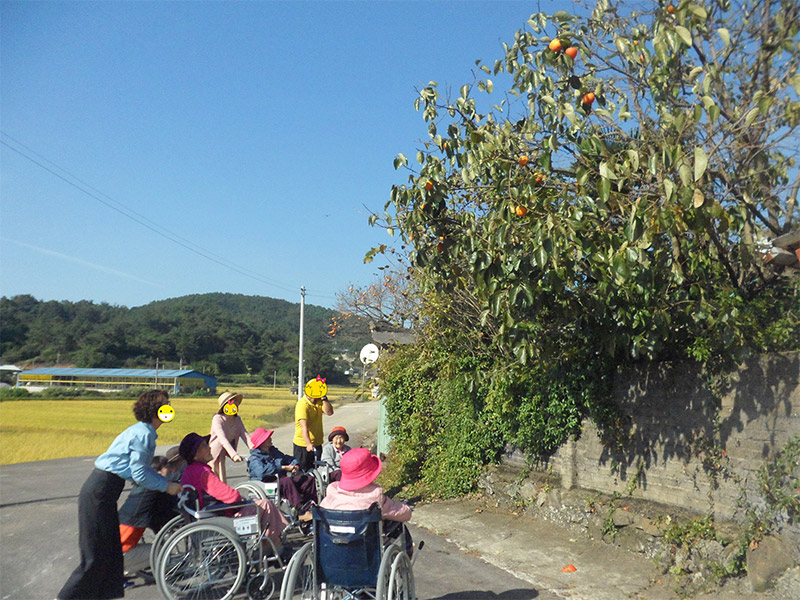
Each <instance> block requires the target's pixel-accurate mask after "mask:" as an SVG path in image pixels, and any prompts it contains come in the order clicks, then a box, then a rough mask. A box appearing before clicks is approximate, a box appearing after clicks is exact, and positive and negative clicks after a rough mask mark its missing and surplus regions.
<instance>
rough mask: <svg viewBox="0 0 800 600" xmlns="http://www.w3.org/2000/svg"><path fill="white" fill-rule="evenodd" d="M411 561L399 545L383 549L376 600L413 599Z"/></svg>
mask: <svg viewBox="0 0 800 600" xmlns="http://www.w3.org/2000/svg"><path fill="white" fill-rule="evenodd" d="M411 569H412V568H411V561H410V560H409V559H408V555H407V554H406V553H405V552H403V550H402V548H400V546H399V545H397V544H396V543H395V544H391V545H390V546H389V547H387V548H386V550H384V551H383V556H382V557H381V566H380V569H378V585H377V589H376V590H375V598H376V600H414V573H413V572H412V570H411Z"/></svg>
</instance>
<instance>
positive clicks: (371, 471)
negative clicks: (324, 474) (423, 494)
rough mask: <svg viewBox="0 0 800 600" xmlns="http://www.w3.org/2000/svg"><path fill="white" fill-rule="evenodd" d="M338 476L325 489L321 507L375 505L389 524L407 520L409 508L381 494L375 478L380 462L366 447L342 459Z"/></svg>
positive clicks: (381, 489)
mask: <svg viewBox="0 0 800 600" xmlns="http://www.w3.org/2000/svg"><path fill="white" fill-rule="evenodd" d="M340 465H341V468H342V477H341V479H340V480H339V481H335V482H333V483H331V484H330V485H329V486H328V490H327V492H326V494H325V498H323V499H322V502H320V506H321V507H322V508H330V509H334V510H366V509H368V508H369V507H370V506H372V504H373V503H375V502H377V503H378V506H380V507H381V516H382V517H383V518H384V519H387V520H389V521H401V522H403V521H409V520H411V507H410V506H409V505H408V504H406V503H405V502H400V501H398V500H393V499H392V498H389V497H388V496H387V495H386V494H384V493H383V488H382V487H381V486H379V485H377V484H376V483H374V481H375V479H376V478H377V477H378V475H379V474H380V472H381V469H382V468H383V463H381V459H380V458H378V457H377V456H375V455H374V454H372V453H371V452H370V451H369V450H367V449H366V448H354V449H353V450H350V451H349V452H347V453H345V454H344V455H343V456H342V460H341V463H340Z"/></svg>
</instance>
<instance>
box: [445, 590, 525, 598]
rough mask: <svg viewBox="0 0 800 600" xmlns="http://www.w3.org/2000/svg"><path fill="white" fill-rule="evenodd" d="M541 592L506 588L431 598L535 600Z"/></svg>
mask: <svg viewBox="0 0 800 600" xmlns="http://www.w3.org/2000/svg"><path fill="white" fill-rule="evenodd" d="M538 597H539V592H537V591H536V590H522V589H520V590H506V591H505V592H500V593H499V594H495V593H494V592H481V591H475V592H469V591H467V592H452V593H450V594H445V595H444V596H436V598H431V599H430V600H533V598H538Z"/></svg>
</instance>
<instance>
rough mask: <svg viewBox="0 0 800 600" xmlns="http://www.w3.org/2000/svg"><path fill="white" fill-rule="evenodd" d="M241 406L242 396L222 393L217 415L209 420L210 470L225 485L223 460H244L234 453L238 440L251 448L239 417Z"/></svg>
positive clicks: (248, 436) (248, 437)
mask: <svg viewBox="0 0 800 600" xmlns="http://www.w3.org/2000/svg"><path fill="white" fill-rule="evenodd" d="M241 404H242V395H241V394H234V393H233V392H223V393H222V394H220V397H219V408H218V410H217V414H215V415H214V418H212V419H211V441H210V442H209V445H210V446H211V456H212V459H211V468H212V469H213V470H214V474H215V475H216V476H217V477H219V479H220V481H222V482H223V483H225V481H227V477H226V475H225V459H227V458H230V459H231V460H232V461H233V462H242V460H244V459H243V458H242V457H241V456H239V453H238V452H237V451H236V447H237V445H238V443H239V439H242V440H243V441H244V443H245V444H247V446H248V448H249V447H252V444H251V442H250V435H249V434H248V433H247V429H245V427H244V423H243V422H242V418H241V417H240V416H239V414H238V413H239V406H240V405H241Z"/></svg>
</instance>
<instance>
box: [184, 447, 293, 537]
mask: <svg viewBox="0 0 800 600" xmlns="http://www.w3.org/2000/svg"><path fill="white" fill-rule="evenodd" d="M208 438H209V436H207V435H205V436H203V435H199V434H197V433H190V434H188V435H186V437H184V438H183V440H181V445H180V449H179V452H180V455H181V456H182V457H183V459H184V460H185V461H186V462H187V463H188V464H187V465H186V469H184V471H183V475H182V476H181V484H182V485H191V486H192V487H194V489H196V490H197V492H198V494H199V497H198V502H199V504H200V508H203V506H204V497H203V496H204V494H207V495H208V496H210V497H211V498H212V499H214V500H217V501H218V502H222V503H224V504H239V503H241V502H243V500H242V496H241V494H240V493H239V491H238V490H235V489H234V488H232V487H230V486H229V485H228V484H226V483H224V482H222V481H220V479H219V478H218V477H217V476H216V475H215V474H214V473H213V471H212V470H211V467H210V466H208V462H209V461H210V460H211V449H210V446H209V443H208ZM253 504H257V505H258V506H259V507H260V508H261V529H262V531H263V532H264V535H265V536H266V537H268V538H269V539H270V540H272V543H273V544H274V545H275V547H276V548H278V549H280V548H281V532H282V531H283V530H284V529H285V528H286V525H287V523H286V519H284V518H283V515H281V513H280V511H279V510H278V507H276V506H275V505H274V504H273V503H272V502H270V501H269V500H262V499H260V498H259V499H256V500H253ZM254 508H255V507H243V508H241V509H239V513H240V514H241V515H246V514H254V511H253V510H248V509H254ZM239 513H237V514H239Z"/></svg>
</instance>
